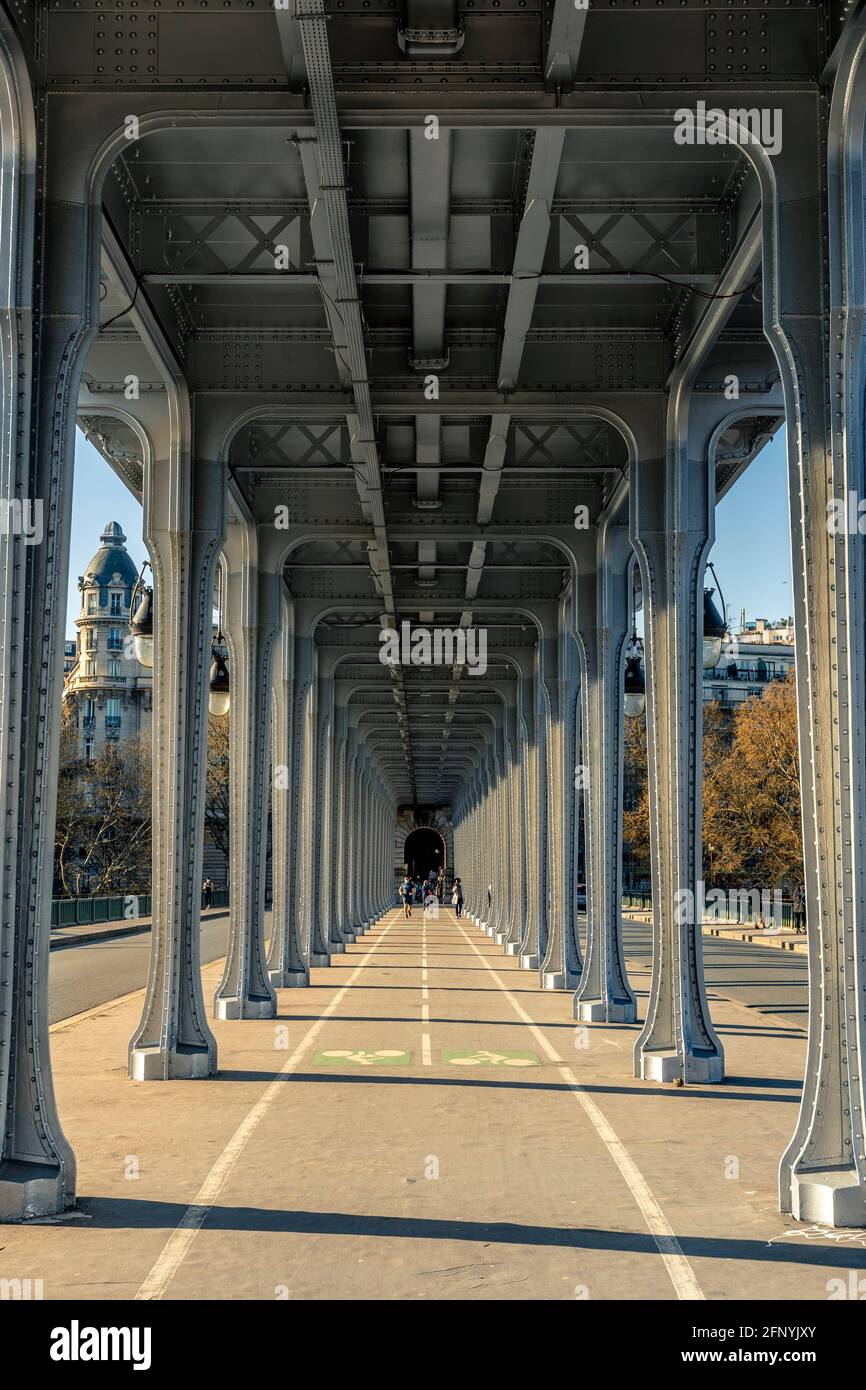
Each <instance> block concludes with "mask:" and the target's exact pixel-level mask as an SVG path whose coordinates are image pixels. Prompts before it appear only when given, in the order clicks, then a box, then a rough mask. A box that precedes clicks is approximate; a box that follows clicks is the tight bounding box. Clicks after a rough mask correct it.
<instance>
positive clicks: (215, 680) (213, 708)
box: [208, 632, 231, 718]
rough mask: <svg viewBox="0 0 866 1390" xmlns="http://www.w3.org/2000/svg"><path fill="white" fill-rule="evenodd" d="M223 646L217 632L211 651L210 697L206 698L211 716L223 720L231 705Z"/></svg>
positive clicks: (222, 640) (220, 634)
mask: <svg viewBox="0 0 866 1390" xmlns="http://www.w3.org/2000/svg"><path fill="white" fill-rule="evenodd" d="M223 644H224V638H223V635H222V632H218V633H217V635H216V637H215V639H214V644H213V649H212V651H211V664H210V695H209V697H208V709H209V710H210V712H211V714H215V715H216V716H217V717H218V718H223V717H224V716H225V715H227V714H228V712H229V705H230V704H231V695H230V693H229V668H228V665H227V664H226V658H225V655H224V654H223Z"/></svg>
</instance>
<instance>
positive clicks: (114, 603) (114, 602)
mask: <svg viewBox="0 0 866 1390" xmlns="http://www.w3.org/2000/svg"><path fill="white" fill-rule="evenodd" d="M122 602H123V595H122V594H112V595H111V610H110V611H111V616H112V618H119V617H120V615H121V613H122V612H123V609H122V607H121V604H122Z"/></svg>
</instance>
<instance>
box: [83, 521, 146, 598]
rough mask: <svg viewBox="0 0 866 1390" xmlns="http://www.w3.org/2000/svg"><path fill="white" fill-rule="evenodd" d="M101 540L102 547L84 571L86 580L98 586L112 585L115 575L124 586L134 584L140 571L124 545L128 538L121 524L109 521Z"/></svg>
mask: <svg viewBox="0 0 866 1390" xmlns="http://www.w3.org/2000/svg"><path fill="white" fill-rule="evenodd" d="M99 539H100V540H101V541H102V545H101V546H100V547H99V549H98V550H97V552H96V554H95V555H94V557H93V559H92V560H91V561H90V564H89V565H88V566H87V568H86V570H85V571H84V577H85V579H87V580H88V581H89V582H91V583H92V582H93V581H95V582H96V583H97V584H100V585H105V584H110V583H111V580H112V578H113V576H114V575H115V574H119V575H120V582H121V583H122V584H124V585H132V584H134V583H135V581H136V579H137V578H138V570H137V569H136V567H135V564H134V563H133V559H132V556H131V555H130V554H129V551H128V550H127V549H126V546H125V544H124V542H125V541H126V536H125V535H124V534H123V527H122V526H121V524H120V522H119V521H109V522H108V523H107V525H106V526H105V529H104V530H103V532H102V535H101V536H100V537H99Z"/></svg>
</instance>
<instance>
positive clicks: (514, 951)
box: [505, 941, 520, 956]
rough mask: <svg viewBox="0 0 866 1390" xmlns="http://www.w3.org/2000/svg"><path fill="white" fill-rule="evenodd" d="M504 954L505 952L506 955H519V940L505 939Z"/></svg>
mask: <svg viewBox="0 0 866 1390" xmlns="http://www.w3.org/2000/svg"><path fill="white" fill-rule="evenodd" d="M505 954H506V955H507V956H519V955H520V942H519V941H506V943H505Z"/></svg>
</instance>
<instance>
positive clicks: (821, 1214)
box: [791, 1168, 866, 1227]
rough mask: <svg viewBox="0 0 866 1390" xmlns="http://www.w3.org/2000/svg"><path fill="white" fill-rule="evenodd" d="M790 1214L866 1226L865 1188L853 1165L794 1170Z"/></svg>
mask: <svg viewBox="0 0 866 1390" xmlns="http://www.w3.org/2000/svg"><path fill="white" fill-rule="evenodd" d="M791 1215H792V1216H793V1217H794V1218H795V1220H797V1221H812V1222H816V1223H819V1224H820V1225H822V1226H847V1227H857V1226H866V1192H864V1190H863V1188H862V1187H861V1185H860V1183H859V1182H858V1181H857V1174H856V1173H855V1172H854V1171H853V1170H852V1169H851V1168H827V1169H824V1170H823V1171H821V1172H816V1173H793V1174H792V1176H791Z"/></svg>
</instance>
